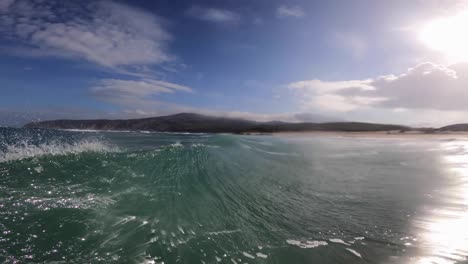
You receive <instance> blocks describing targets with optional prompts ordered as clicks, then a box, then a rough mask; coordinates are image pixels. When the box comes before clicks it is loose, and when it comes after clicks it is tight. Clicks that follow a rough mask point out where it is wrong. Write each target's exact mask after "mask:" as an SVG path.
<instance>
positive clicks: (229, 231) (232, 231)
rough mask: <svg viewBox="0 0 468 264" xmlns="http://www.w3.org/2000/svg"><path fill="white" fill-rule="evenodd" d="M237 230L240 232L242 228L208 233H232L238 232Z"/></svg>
mask: <svg viewBox="0 0 468 264" xmlns="http://www.w3.org/2000/svg"><path fill="white" fill-rule="evenodd" d="M237 232H240V229H234V230H221V231H214V232H208V234H209V235H220V234H231V233H237Z"/></svg>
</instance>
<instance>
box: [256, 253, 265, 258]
mask: <svg viewBox="0 0 468 264" xmlns="http://www.w3.org/2000/svg"><path fill="white" fill-rule="evenodd" d="M256 255H257V257H259V258H264V259H266V258H268V255H266V254H263V253H261V252H257V254H256Z"/></svg>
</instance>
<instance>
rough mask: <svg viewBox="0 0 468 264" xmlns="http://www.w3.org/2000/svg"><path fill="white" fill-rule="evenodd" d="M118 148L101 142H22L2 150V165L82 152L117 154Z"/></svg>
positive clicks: (0, 160) (0, 157) (0, 152)
mask: <svg viewBox="0 0 468 264" xmlns="http://www.w3.org/2000/svg"><path fill="white" fill-rule="evenodd" d="M116 151H118V148H117V147H114V146H111V145H109V144H107V143H105V142H102V141H99V140H89V139H85V140H81V141H77V142H73V143H64V142H59V141H51V142H47V143H41V144H37V145H35V144H31V143H28V142H21V143H17V144H11V145H7V146H5V148H4V149H3V150H1V149H0V163H2V162H8V161H16V160H22V159H27V158H33V157H39V156H45V155H52V156H58V155H68V154H78V153H82V152H116Z"/></svg>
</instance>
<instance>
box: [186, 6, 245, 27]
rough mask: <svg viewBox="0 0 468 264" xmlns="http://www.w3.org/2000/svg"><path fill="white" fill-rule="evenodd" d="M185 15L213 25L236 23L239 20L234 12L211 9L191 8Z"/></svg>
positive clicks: (238, 16)
mask: <svg viewBox="0 0 468 264" xmlns="http://www.w3.org/2000/svg"><path fill="white" fill-rule="evenodd" d="M187 15H189V16H191V17H193V18H196V19H199V20H204V21H208V22H213V23H236V22H238V21H239V20H240V15H239V14H237V13H236V12H233V11H230V10H227V9H221V8H213V7H200V6H192V7H191V8H190V9H188V10H187Z"/></svg>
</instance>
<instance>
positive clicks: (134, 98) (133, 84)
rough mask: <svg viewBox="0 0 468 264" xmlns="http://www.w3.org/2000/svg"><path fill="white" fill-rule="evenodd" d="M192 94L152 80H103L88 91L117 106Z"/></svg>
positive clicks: (166, 83)
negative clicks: (161, 95) (165, 96)
mask: <svg viewBox="0 0 468 264" xmlns="http://www.w3.org/2000/svg"><path fill="white" fill-rule="evenodd" d="M175 92H193V90H192V88H190V87H187V86H183V85H179V84H174V83H169V82H164V81H159V80H153V79H140V80H120V79H103V80H100V81H99V82H98V83H97V84H96V85H95V86H94V87H92V88H91V89H90V93H91V96H93V97H95V98H97V99H99V100H102V101H106V102H110V103H113V104H117V105H119V106H125V107H128V106H133V107H137V106H141V105H151V104H153V103H154V102H155V98H154V96H156V95H159V94H161V93H175Z"/></svg>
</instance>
